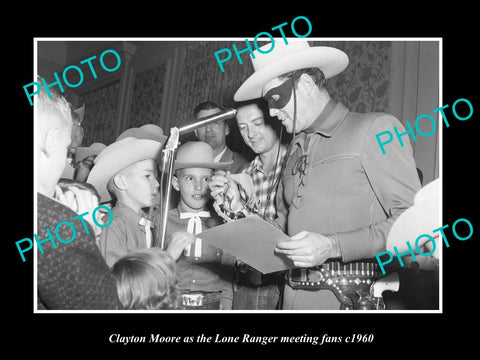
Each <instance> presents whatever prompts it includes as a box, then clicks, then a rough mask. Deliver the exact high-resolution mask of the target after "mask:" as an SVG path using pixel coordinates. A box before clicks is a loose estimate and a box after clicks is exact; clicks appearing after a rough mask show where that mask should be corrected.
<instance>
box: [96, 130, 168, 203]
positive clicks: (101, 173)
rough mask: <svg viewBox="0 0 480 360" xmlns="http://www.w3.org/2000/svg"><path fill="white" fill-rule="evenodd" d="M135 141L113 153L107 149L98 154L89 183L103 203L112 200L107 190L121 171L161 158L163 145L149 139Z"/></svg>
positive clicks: (123, 145) (116, 149)
mask: <svg viewBox="0 0 480 360" xmlns="http://www.w3.org/2000/svg"><path fill="white" fill-rule="evenodd" d="M130 139H133V138H130ZM124 140H125V139H124ZM133 140H134V141H130V142H128V143H125V144H122V145H121V146H119V147H117V148H115V150H113V151H109V150H108V147H107V148H106V149H105V150H103V151H102V152H103V154H102V153H100V154H98V156H97V158H96V159H95V165H94V166H93V168H92V170H91V171H90V174H89V175H88V178H87V182H88V183H90V184H92V185H93V186H95V188H96V189H97V191H98V193H99V194H100V197H101V202H106V201H110V200H112V197H111V195H110V193H109V192H108V190H107V184H108V182H109V181H110V179H111V178H112V177H113V176H115V175H116V174H117V173H118V172H120V170H122V169H124V168H126V167H127V166H130V165H132V164H134V163H136V162H138V161H142V160H147V159H153V160H156V159H158V158H159V156H160V153H161V150H162V144H161V143H159V142H158V141H154V140H148V139H133ZM114 144H115V143H114ZM112 145H113V144H112ZM110 146H111V145H110Z"/></svg>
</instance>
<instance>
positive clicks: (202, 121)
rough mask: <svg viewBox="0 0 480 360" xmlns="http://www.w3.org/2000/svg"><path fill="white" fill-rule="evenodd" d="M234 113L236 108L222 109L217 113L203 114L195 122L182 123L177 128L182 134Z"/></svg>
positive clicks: (230, 116) (227, 117)
mask: <svg viewBox="0 0 480 360" xmlns="http://www.w3.org/2000/svg"><path fill="white" fill-rule="evenodd" d="M236 114H237V110H236V109H227V110H223V111H221V112H219V113H216V114H213V115H210V116H205V117H203V118H200V119H198V120H197V121H195V122H192V123H190V124H187V125H184V126H182V127H180V128H178V131H179V133H180V135H183V134H186V133H189V132H191V131H193V130H196V129H198V128H201V127H204V126H207V125H208V124H211V123H214V122H216V121H220V120H226V119H230V118H233V117H235V115H236Z"/></svg>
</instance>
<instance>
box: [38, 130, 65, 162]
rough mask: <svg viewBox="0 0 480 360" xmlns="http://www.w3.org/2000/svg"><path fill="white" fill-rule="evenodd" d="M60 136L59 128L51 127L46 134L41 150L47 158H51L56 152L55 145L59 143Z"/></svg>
mask: <svg viewBox="0 0 480 360" xmlns="http://www.w3.org/2000/svg"><path fill="white" fill-rule="evenodd" d="M59 134H60V129H59V128H58V127H51V128H50V129H48V130H47V132H46V133H45V135H44V138H43V146H41V147H40V149H41V151H42V152H43V153H44V154H45V156H46V157H50V156H51V155H52V154H53V153H54V152H55V145H56V143H57V141H58V135H59Z"/></svg>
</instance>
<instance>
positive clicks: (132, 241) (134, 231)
mask: <svg viewBox="0 0 480 360" xmlns="http://www.w3.org/2000/svg"><path fill="white" fill-rule="evenodd" d="M112 214H113V221H112V223H111V224H110V225H109V226H108V227H106V228H104V229H102V234H101V235H100V240H99V244H98V246H99V247H100V252H101V253H102V255H103V257H104V258H105V261H106V262H107V264H108V266H113V264H115V262H116V261H117V260H118V259H119V258H121V257H122V256H124V255H126V254H128V253H130V252H132V251H134V250H137V249H145V248H147V239H146V233H145V227H144V226H143V225H140V224H139V222H140V219H141V216H140V214H138V213H136V212H135V211H134V210H133V209H131V208H130V207H129V206H127V205H125V204H122V203H121V202H117V204H116V205H115V206H114V207H113V209H112ZM152 230H153V229H152Z"/></svg>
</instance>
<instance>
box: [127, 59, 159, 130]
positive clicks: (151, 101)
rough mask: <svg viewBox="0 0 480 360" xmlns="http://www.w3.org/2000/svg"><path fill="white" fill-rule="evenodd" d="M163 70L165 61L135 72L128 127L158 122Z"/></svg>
mask: <svg viewBox="0 0 480 360" xmlns="http://www.w3.org/2000/svg"><path fill="white" fill-rule="evenodd" d="M165 72H166V63H162V64H160V65H158V66H156V67H153V68H151V69H148V70H146V71H143V72H141V73H138V74H136V76H135V84H134V86H133V99H132V108H131V110H130V117H129V127H139V126H142V125H145V124H157V123H158V122H159V119H160V113H161V110H162V95H163V86H164V84H165ZM164 130H165V129H164Z"/></svg>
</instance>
